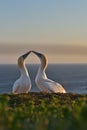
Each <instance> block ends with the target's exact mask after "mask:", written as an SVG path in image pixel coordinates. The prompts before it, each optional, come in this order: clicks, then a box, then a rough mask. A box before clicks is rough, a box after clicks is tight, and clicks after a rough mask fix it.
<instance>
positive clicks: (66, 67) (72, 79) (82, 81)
mask: <svg viewBox="0 0 87 130" xmlns="http://www.w3.org/2000/svg"><path fill="white" fill-rule="evenodd" d="M26 66H27V68H28V71H29V75H30V78H31V82H32V88H31V92H39V89H38V88H37V86H36V84H35V81H34V80H35V76H36V74H37V71H38V67H39V65H33V64H32V65H26ZM46 74H47V77H48V78H50V79H52V80H54V81H56V82H58V83H60V84H61V85H62V86H63V87H64V88H65V90H66V91H67V92H68V93H78V94H87V65H86V64H49V65H48V67H47V69H46ZM19 76H20V71H19V69H18V67H17V65H0V94H6V93H11V91H12V86H13V84H14V82H15V80H17V79H18V78H19Z"/></svg>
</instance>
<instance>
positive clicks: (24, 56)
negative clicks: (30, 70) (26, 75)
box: [22, 51, 31, 60]
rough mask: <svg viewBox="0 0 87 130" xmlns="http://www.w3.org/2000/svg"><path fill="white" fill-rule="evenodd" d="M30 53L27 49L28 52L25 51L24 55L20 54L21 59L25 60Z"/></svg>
mask: <svg viewBox="0 0 87 130" xmlns="http://www.w3.org/2000/svg"><path fill="white" fill-rule="evenodd" d="M30 53H31V51H29V52H27V53H25V54H24V55H22V57H23V59H24V60H25V59H26V58H27V56H28V55H29V54H30Z"/></svg>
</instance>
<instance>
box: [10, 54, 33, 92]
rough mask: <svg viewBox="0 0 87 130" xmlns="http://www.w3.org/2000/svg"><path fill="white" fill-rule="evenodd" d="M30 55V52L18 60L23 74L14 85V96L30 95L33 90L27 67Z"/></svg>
mask: <svg viewBox="0 0 87 130" xmlns="http://www.w3.org/2000/svg"><path fill="white" fill-rule="evenodd" d="M29 54H30V52H27V53H25V54H24V55H22V56H20V57H19V58H18V67H19V70H20V72H21V76H20V78H19V79H18V80H16V81H15V83H14V85H13V88H12V93H14V94H19V93H28V92H29V91H30V89H31V80H30V77H29V74H28V70H27V68H26V66H25V59H26V58H27V56H28V55H29Z"/></svg>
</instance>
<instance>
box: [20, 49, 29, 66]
mask: <svg viewBox="0 0 87 130" xmlns="http://www.w3.org/2000/svg"><path fill="white" fill-rule="evenodd" d="M30 53H31V51H29V52H27V53H25V54H24V55H22V56H20V57H19V58H18V66H19V67H20V68H22V67H23V64H24V61H25V59H26V58H27V56H28V55H29V54H30Z"/></svg>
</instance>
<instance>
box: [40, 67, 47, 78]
mask: <svg viewBox="0 0 87 130" xmlns="http://www.w3.org/2000/svg"><path fill="white" fill-rule="evenodd" d="M38 76H40V77H42V78H47V76H46V73H45V69H42V66H41V65H40V66H39V69H38Z"/></svg>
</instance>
